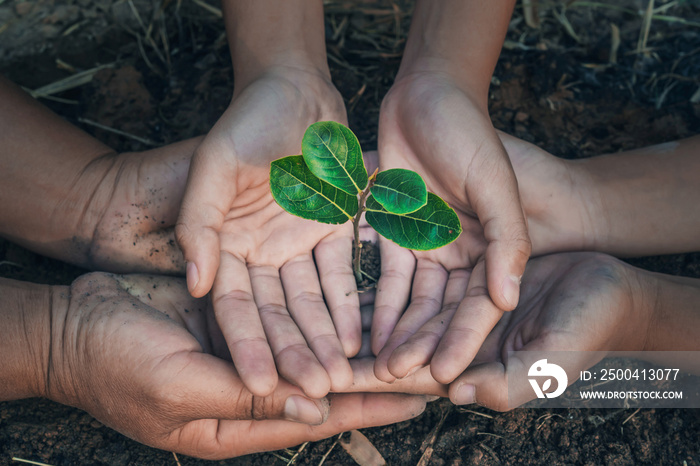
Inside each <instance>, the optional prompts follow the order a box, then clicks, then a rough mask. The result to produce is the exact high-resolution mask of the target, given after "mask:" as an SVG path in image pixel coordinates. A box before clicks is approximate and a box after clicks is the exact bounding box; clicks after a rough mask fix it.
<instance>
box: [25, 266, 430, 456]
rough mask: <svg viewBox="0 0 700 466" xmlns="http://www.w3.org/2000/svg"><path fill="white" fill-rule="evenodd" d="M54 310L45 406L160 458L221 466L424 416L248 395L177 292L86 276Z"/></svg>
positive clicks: (198, 310) (380, 398)
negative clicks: (65, 410) (89, 420)
mask: <svg viewBox="0 0 700 466" xmlns="http://www.w3.org/2000/svg"><path fill="white" fill-rule="evenodd" d="M53 300H54V301H53V306H52V312H53V315H52V319H51V320H50V325H51V330H50V335H51V339H52V341H51V348H53V351H51V352H50V353H49V356H48V358H49V360H48V367H47V368H46V369H47V370H46V371H45V372H43V373H44V374H48V380H46V382H45V383H44V384H39V385H40V386H43V387H45V390H46V392H45V393H42V395H44V396H47V397H49V398H51V399H53V400H55V401H58V402H61V403H65V404H69V405H72V406H76V407H79V408H81V409H84V410H86V411H87V412H89V413H90V414H91V415H93V416H94V417H95V418H96V419H98V420H99V421H100V422H102V423H104V424H105V425H107V426H109V427H111V428H114V429H116V430H118V431H119V432H121V433H123V434H124V435H127V436H129V437H131V438H133V439H135V440H137V441H139V442H143V443H145V444H148V445H151V446H154V447H157V448H162V449H166V450H171V451H176V452H180V453H184V454H188V455H193V456H198V457H202V458H209V459H215V458H226V457H231V456H237V455H242V454H247V453H252V452H256V451H263V450H274V449H279V448H284V447H289V446H292V445H296V444H298V443H301V442H304V441H307V440H317V439H321V438H325V437H328V436H331V435H334V434H337V433H339V432H343V431H345V430H348V429H355V428H361V427H369V426H376V425H382V424H386V423H392V422H398V421H401V420H405V419H408V418H411V417H413V416H416V415H417V414H419V413H420V412H422V410H423V408H424V405H425V399H424V398H423V397H410V396H407V395H391V396H390V395H380V394H377V395H371V394H353V395H337V396H335V395H334V396H333V398H332V407H330V406H329V403H328V402H327V401H326V400H313V399H309V398H307V397H306V396H304V394H303V393H302V392H301V390H299V389H298V388H297V387H294V386H292V385H290V384H288V383H284V382H281V383H280V384H279V385H278V387H277V389H276V390H275V391H274V393H272V394H271V395H270V396H268V397H264V398H260V397H257V396H255V395H253V394H252V393H250V391H248V390H247V389H246V388H245V386H244V384H243V383H242V381H241V379H240V378H239V377H238V375H237V374H236V370H235V369H234V367H233V365H232V364H231V363H229V362H227V361H225V360H223V359H220V358H219V357H217V356H214V355H212V354H210V352H211V351H212V349H213V348H214V347H215V346H216V342H215V340H216V336H217V330H216V325H215V324H214V321H213V319H208V318H207V313H208V309H207V307H208V303H207V301H206V300H204V299H193V298H191V297H189V296H188V294H187V290H186V288H185V286H184V283H183V281H182V280H178V279H172V278H165V277H151V276H134V275H132V276H115V275H109V274H103V273H93V274H88V275H85V276H83V277H80V278H79V279H77V280H76V281H75V282H74V283H73V285H72V286H71V288H70V292H68V289H67V288H66V287H56V288H55V289H54V292H53ZM39 334H41V332H39ZM43 347H44V346H43V345H37V348H43ZM263 419H265V420H263ZM292 421H296V422H292ZM324 421H325V422H324ZM307 424H311V425H313V427H311V426H309V425H307Z"/></svg>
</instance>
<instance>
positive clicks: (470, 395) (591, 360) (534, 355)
mask: <svg viewBox="0 0 700 466" xmlns="http://www.w3.org/2000/svg"><path fill="white" fill-rule="evenodd" d="M551 348H552V346H551V344H549V343H548V342H547V341H546V339H543V340H536V341H534V342H531V343H529V344H527V345H525V346H524V347H523V349H522V350H519V351H515V352H509V353H508V355H507V359H506V362H505V364H504V363H503V362H500V361H494V362H490V363H486V364H481V365H478V366H473V367H470V368H468V369H467V370H466V371H465V372H464V373H463V374H462V375H461V376H459V377H458V378H457V379H456V380H455V381H454V382H453V383H452V384H451V385H450V389H449V393H450V400H451V401H452V402H453V403H455V404H457V405H464V404H470V403H477V404H479V405H481V406H486V407H487V408H490V409H494V410H496V411H508V410H511V409H514V408H517V407H518V406H521V405H523V404H525V403H527V402H529V401H532V400H534V399H536V398H537V397H538V395H537V392H535V390H534V389H533V386H532V382H531V379H533V376H532V368H533V367H535V368H536V367H537V365H538V364H542V363H544V364H545V365H548V366H549V365H552V366H554V365H556V366H559V367H558V368H559V370H563V372H565V373H566V378H565V379H563V378H562V380H560V379H559V377H557V381H556V384H555V386H556V387H557V389H559V384H560V383H564V382H565V383H566V385H571V384H573V383H574V382H575V381H576V380H577V378H578V374H579V373H580V371H582V370H584V369H588V368H589V367H591V366H593V365H595V364H596V363H597V362H598V361H599V360H600V356H598V355H597V354H596V353H595V352H587V351H553V350H551ZM543 375H551V374H543ZM540 382H541V381H538V382H537V383H538V384H539V383H540ZM564 388H565V386H563V387H562V390H563V389H564ZM562 399H563V400H566V397H563V398H562ZM550 402H553V401H550ZM562 407H563V406H562Z"/></svg>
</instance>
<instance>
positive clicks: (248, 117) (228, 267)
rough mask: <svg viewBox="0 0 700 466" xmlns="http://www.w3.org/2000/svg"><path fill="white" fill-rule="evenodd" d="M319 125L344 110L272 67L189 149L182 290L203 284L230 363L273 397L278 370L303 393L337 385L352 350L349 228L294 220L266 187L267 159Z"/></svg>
mask: <svg viewBox="0 0 700 466" xmlns="http://www.w3.org/2000/svg"><path fill="white" fill-rule="evenodd" d="M321 120H335V121H340V122H344V121H345V120H346V117H345V111H344V105H343V103H342V99H341V97H340V95H339V94H338V92H337V91H336V89H335V88H334V87H333V85H332V84H331V83H330V81H329V80H328V79H327V78H326V76H325V75H322V74H320V73H312V72H311V71H309V70H300V69H295V68H292V67H277V68H271V69H270V70H268V71H267V72H265V73H263V74H261V75H260V76H259V77H258V78H257V79H255V80H254V81H253V82H251V83H250V84H249V85H247V86H246V87H245V88H244V89H242V90H238V89H237V90H236V92H234V98H233V101H232V102H231V105H230V106H229V108H228V109H227V110H226V112H225V113H224V115H223V116H222V117H221V119H220V120H219V121H218V122H217V123H216V125H215V126H214V128H213V129H212V130H211V131H210V133H209V134H208V135H207V136H206V138H205V139H204V141H203V142H202V144H201V145H200V146H199V147H198V148H197V151H196V154H195V156H194V158H193V160H192V167H191V169H190V173H189V179H188V182H187V190H186V193H185V196H184V200H183V206H182V210H181V212H180V217H179V220H178V225H177V228H176V234H177V238H178V242H179V244H180V246H181V247H182V250H183V252H184V255H185V259H186V260H187V283H188V288H189V290H190V292H191V293H192V295H193V296H203V295H204V294H206V293H207V292H208V291H209V290H210V289H211V290H212V300H213V303H214V310H215V313H216V317H217V321H218V322H219V325H220V327H221V329H222V331H223V334H224V337H225V338H226V342H227V343H228V347H229V349H230V351H231V354H232V357H233V361H234V363H235V365H236V369H237V371H238V373H239V375H240V377H241V379H242V380H243V381H244V383H245V384H246V386H247V387H248V388H249V389H250V390H251V391H252V392H253V393H255V394H256V395H258V396H264V395H268V394H270V393H272V391H273V390H274V388H275V385H276V384H277V380H278V371H279V374H280V375H281V376H283V377H284V378H286V379H287V380H288V381H289V382H291V383H293V384H296V385H298V386H300V387H301V388H302V389H303V390H304V391H305V393H307V395H309V396H312V397H322V396H324V395H325V394H326V393H327V392H328V391H329V390H330V389H333V390H341V389H342V388H344V387H347V386H348V385H349V384H350V383H351V381H352V374H351V371H350V366H349V364H348V362H347V356H350V355H352V354H354V353H356V352H357V350H358V349H359V346H360V334H361V329H360V317H359V304H358V301H357V295H356V293H354V290H355V282H354V278H353V274H352V266H351V264H350V258H351V247H352V246H351V245H352V242H351V237H352V226H350V225H346V226H344V227H338V226H335V225H324V224H320V223H314V222H309V221H307V220H304V219H301V218H297V217H294V216H292V215H289V214H288V213H286V212H284V211H283V210H282V208H281V207H279V206H278V205H277V204H276V203H275V202H274V200H273V198H272V196H271V194H270V187H269V173H270V162H271V161H273V160H275V159H277V158H280V157H283V156H286V155H292V154H298V153H300V150H301V139H302V136H303V134H304V131H305V130H306V128H307V127H308V126H309V125H310V124H312V123H315V122H316V121H321ZM314 256H315V259H316V263H314ZM317 266H318V270H317V268H316V267H317ZM319 277H320V281H319ZM322 288H323V291H324V292H325V301H324V295H323V294H322V292H321V290H322ZM328 310H330V314H329V312H328ZM331 316H332V318H331ZM336 332H337V333H336Z"/></svg>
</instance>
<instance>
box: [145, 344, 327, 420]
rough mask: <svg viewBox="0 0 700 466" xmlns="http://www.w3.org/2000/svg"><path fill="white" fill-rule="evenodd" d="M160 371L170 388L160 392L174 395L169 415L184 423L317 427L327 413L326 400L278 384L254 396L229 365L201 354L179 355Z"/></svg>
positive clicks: (283, 384) (289, 385) (165, 364)
mask: <svg viewBox="0 0 700 466" xmlns="http://www.w3.org/2000/svg"><path fill="white" fill-rule="evenodd" d="M183 358H184V359H183ZM161 370H162V371H163V373H164V377H162V378H159V380H171V381H172V384H171V386H167V384H166V386H162V387H161V389H162V390H159V392H160V393H172V394H176V396H175V397H173V399H174V400H175V401H174V403H175V406H172V407H170V408H171V409H172V411H171V412H174V413H178V414H180V415H181V417H182V418H184V419H186V420H196V419H228V420H263V419H284V420H288V421H295V422H300V423H304V424H310V425H320V424H322V423H323V422H325V420H326V419H327V418H328V413H329V411H330V404H329V403H328V400H327V399H325V398H321V399H311V398H308V397H307V396H305V395H304V393H303V392H302V391H301V389H299V388H298V387H295V386H293V385H291V384H290V383H288V382H285V381H280V382H279V384H278V385H277V388H276V389H275V391H274V392H273V393H272V394H271V395H268V396H265V397H258V396H254V395H253V394H252V393H251V392H250V391H249V390H248V389H247V388H246V387H245V385H244V384H243V382H242V381H241V380H240V378H239V377H238V374H237V373H236V370H235V368H234V367H233V365H232V364H231V363H229V362H226V361H224V360H222V359H219V358H217V357H214V356H211V355H208V354H204V353H179V354H178V355H174V356H173V357H171V358H169V359H168V360H166V361H165V362H164V366H163V367H162V368H161ZM174 373H177V377H176V378H172V377H170V379H166V378H165V374H169V375H172V374H174Z"/></svg>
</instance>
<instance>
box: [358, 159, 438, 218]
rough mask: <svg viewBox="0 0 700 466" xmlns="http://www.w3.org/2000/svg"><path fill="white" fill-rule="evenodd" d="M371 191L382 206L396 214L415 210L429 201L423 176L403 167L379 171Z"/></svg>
mask: <svg viewBox="0 0 700 466" xmlns="http://www.w3.org/2000/svg"><path fill="white" fill-rule="evenodd" d="M370 191H372V196H374V198H375V199H376V200H377V202H379V203H380V204H381V205H382V207H384V208H385V209H386V210H388V211H389V212H391V213H394V214H409V213H411V212H415V211H416V210H418V209H420V208H421V207H423V206H424V205H425V204H426V203H427V202H428V190H427V189H426V187H425V181H423V178H421V177H420V175H419V174H418V173H416V172H414V171H411V170H404V169H403V168H392V169H391V170H386V171H383V172H379V173H378V174H377V179H376V181H375V182H374V186H372V188H371V189H370Z"/></svg>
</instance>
